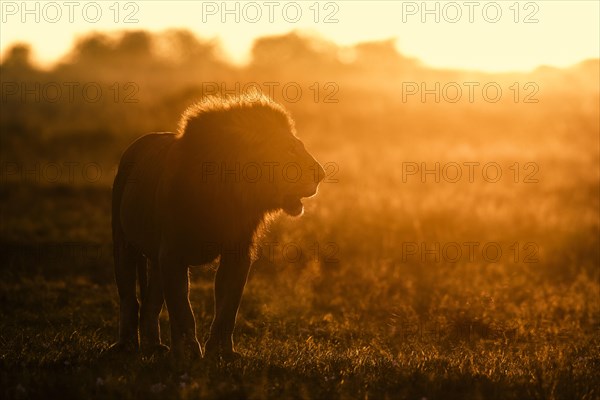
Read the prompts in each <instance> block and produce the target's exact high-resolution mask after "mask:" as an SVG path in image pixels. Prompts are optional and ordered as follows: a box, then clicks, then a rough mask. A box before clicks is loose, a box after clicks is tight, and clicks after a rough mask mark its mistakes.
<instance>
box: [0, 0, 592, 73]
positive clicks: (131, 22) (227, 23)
mask: <svg viewBox="0 0 600 400" xmlns="http://www.w3.org/2000/svg"><path fill="white" fill-rule="evenodd" d="M272 3H273V4H275V5H274V6H268V4H267V3H264V4H263V3H261V2H233V3H229V4H228V5H227V6H226V7H229V8H222V6H221V3H219V2H198V3H193V2H170V3H168V5H167V3H163V2H161V1H156V2H126V3H120V4H119V9H116V8H115V7H114V4H113V3H95V2H86V3H81V4H80V3H77V4H78V5H77V6H73V8H70V7H68V6H65V5H64V4H62V3H55V2H50V3H40V2H36V3H31V5H28V6H26V8H23V7H22V5H21V3H18V2H6V1H5V2H3V3H2V6H1V8H0V12H1V18H2V28H1V32H0V33H1V35H0V37H1V38H2V39H1V42H0V52H1V54H2V58H4V57H5V55H6V50H7V49H9V48H10V47H12V46H13V45H14V44H15V43H28V44H29V45H30V46H31V47H32V49H33V57H34V61H35V62H36V63H37V64H38V65H40V66H42V67H48V66H50V65H52V64H54V63H56V62H57V61H59V60H60V59H61V58H62V57H64V56H65V55H66V54H67V52H68V51H69V50H70V49H71V48H72V47H73V45H74V43H75V40H76V39H77V38H79V37H81V36H85V35H86V34H89V33H91V32H94V31H99V32H110V33H114V32H118V31H123V30H126V31H131V30H145V31H149V32H152V33H160V32H164V31H166V30H169V29H174V28H177V29H187V30H190V31H191V32H193V33H194V34H195V35H196V36H197V37H199V38H201V39H203V40H210V41H217V42H218V43H219V44H220V48H221V51H222V53H223V55H224V56H225V57H226V59H227V60H228V61H230V62H232V63H233V64H237V65H244V64H245V63H247V62H248V60H249V57H250V50H251V48H252V45H253V43H254V41H255V40H257V39H258V38H261V37H265V36H273V35H281V34H285V33H289V32H290V31H301V32H308V33H310V34H312V35H316V36H318V37H320V38H322V39H324V40H326V41H330V42H332V43H335V44H336V45H337V46H340V47H345V46H354V45H356V44H358V43H362V42H371V41H381V40H387V39H395V41H396V42H395V43H396V50H397V51H398V52H400V53H401V54H403V55H405V56H407V57H411V58H417V59H418V60H420V61H421V62H422V63H423V65H425V66H428V67H431V68H437V69H461V70H468V71H482V72H526V71H531V70H533V69H535V68H537V67H539V66H551V67H559V68H564V67H569V66H572V65H575V64H577V63H579V62H581V61H584V60H587V59H591V58H598V57H600V54H599V48H600V41H599V39H598V38H599V37H600V31H599V27H598V22H597V16H598V14H599V12H600V8H599V4H598V2H590V1H578V2H573V1H572V2H564V1H553V2H521V3H518V5H519V6H518V7H515V4H517V3H512V2H470V3H469V2H451V1H436V2H430V3H428V4H427V6H425V7H422V6H421V2H406V1H403V2H370V3H365V2H361V1H357V2H321V3H318V4H319V7H318V8H316V7H315V6H314V4H313V3H303V2H272ZM49 4H56V6H49ZM94 4H98V5H97V6H94ZM315 4H316V3H315ZM469 4H471V5H469ZM27 7H29V8H27ZM165 7H168V9H170V10H171V11H178V12H165ZM171 8H172V9H171ZM83 10H86V11H85V12H84V11H83ZM283 10H285V12H284V11H283ZM484 10H485V11H484ZM296 16H297V18H296ZM115 21H116V22H115ZM473 32H476V34H475V35H474V34H473Z"/></svg>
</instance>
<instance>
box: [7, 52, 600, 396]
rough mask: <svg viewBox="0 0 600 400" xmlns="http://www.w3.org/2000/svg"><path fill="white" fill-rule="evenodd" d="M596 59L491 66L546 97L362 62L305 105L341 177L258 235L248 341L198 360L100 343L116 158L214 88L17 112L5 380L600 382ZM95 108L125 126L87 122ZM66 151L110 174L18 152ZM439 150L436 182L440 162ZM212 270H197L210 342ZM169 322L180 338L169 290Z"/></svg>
mask: <svg viewBox="0 0 600 400" xmlns="http://www.w3.org/2000/svg"><path fill="white" fill-rule="evenodd" d="M597 65H598V63H597V62H596V63H595V64H594V63H591V64H589V65H587V67H585V68H584V67H579V68H575V69H571V70H566V71H564V72H556V71H555V72H552V73H550V72H548V71H541V72H539V74H538V75H531V76H521V77H516V78H515V77H512V76H510V77H490V76H488V77H481V76H477V77H475V78H472V79H479V80H481V81H485V80H491V79H496V80H497V81H498V82H501V83H502V85H503V86H504V87H508V86H509V83H510V81H511V79H519V81H520V82H527V81H531V80H534V81H536V82H538V83H539V84H540V87H541V88H542V89H543V90H541V91H540V94H539V100H540V101H539V103H537V104H523V103H515V102H512V101H503V102H500V103H494V104H492V103H482V102H475V103H474V104H470V103H467V102H461V103H458V104H451V103H448V102H441V103H440V104H438V103H435V102H419V101H413V102H408V103H405V102H402V100H401V99H402V96H401V94H400V87H401V86H400V83H399V82H388V81H386V83H385V85H384V86H377V85H376V84H377V82H375V81H374V80H373V81H369V82H367V83H368V84H367V83H364V82H362V81H356V82H355V81H353V80H352V79H351V77H352V76H354V75H351V74H350V72H348V74H350V75H348V76H340V77H339V79H340V81H339V87H340V92H339V94H338V97H339V102H338V103H333V104H315V103H311V102H306V101H303V102H299V103H294V104H286V105H287V106H288V107H289V108H290V110H291V111H292V113H293V115H294V116H295V117H296V120H297V127H298V132H299V135H300V137H301V138H302V139H303V140H304V141H305V143H306V144H307V147H308V148H309V150H311V151H312V152H313V154H314V155H315V156H316V158H317V159H318V160H319V161H321V162H322V163H323V164H325V165H328V166H329V167H328V168H327V171H328V173H329V175H328V178H327V179H326V181H325V182H324V183H323V184H322V186H321V188H320V193H319V195H318V196H317V197H316V198H314V199H311V200H308V201H307V202H306V212H305V215H304V216H303V217H302V218H299V219H292V218H289V217H281V218H279V219H277V220H276V221H275V222H274V223H273V224H272V225H271V227H270V229H269V231H268V232H267V233H266V235H265V237H263V238H262V240H261V249H262V251H261V257H260V258H259V260H258V261H257V263H256V264H255V266H254V268H253V270H252V272H251V276H250V279H249V282H248V285H247V288H246V291H245V293H244V299H243V301H242V306H241V310H240V314H239V316H238V324H237V327H236V333H235V339H236V348H237V350H238V351H239V352H240V353H241V354H242V356H243V358H242V359H241V360H237V361H235V362H231V363H223V362H221V363H211V362H208V361H205V360H203V361H201V362H198V363H197V364H196V365H194V366H192V367H191V368H186V369H179V368H176V367H174V366H172V365H171V363H170V362H169V360H168V359H166V358H151V359H147V358H138V357H131V358H127V357H124V358H109V357H107V356H104V355H103V350H105V349H107V348H108V346H109V345H110V344H111V343H112V342H113V341H114V340H115V339H116V335H117V329H118V327H117V310H118V298H117V293H116V287H115V285H114V282H113V275H112V274H113V273H112V268H113V267H112V254H111V251H112V249H111V238H110V178H111V173H114V165H115V162H116V160H117V158H118V155H119V154H120V152H121V151H122V150H123V148H124V146H125V144H126V143H127V142H128V141H130V140H131V138H133V137H135V136H136V135H139V134H142V133H144V132H145V131H147V130H168V129H174V121H176V119H175V118H176V115H177V114H178V113H179V112H180V111H181V109H180V106H181V105H184V104H186V102H188V100H189V98H191V97H194V95H196V94H197V92H196V91H194V90H192V89H191V90H192V91H191V93H186V94H182V93H183V92H181V93H179V94H178V95H177V96H175V95H172V96H174V97H168V96H167V95H165V96H164V97H163V98H162V100H161V101H163V100H164V99H166V100H164V104H165V107H167V108H168V110H169V112H168V115H163V114H160V113H157V112H155V110H156V107H157V106H156V104H158V103H155V102H153V101H151V100H149V99H147V98H141V100H142V101H141V102H140V104H138V105H132V106H131V107H132V108H123V109H121V108H119V107H120V106H119V107H116V106H115V109H112V108H98V109H94V108H90V107H92V106H91V105H82V106H81V107H82V109H81V110H80V114H77V115H78V116H77V117H73V118H81V121H79V120H77V121H76V122H74V123H76V124H79V126H80V127H81V133H80V134H75V133H73V132H71V131H67V132H66V133H65V132H64V131H63V130H61V129H63V128H64V126H63V125H62V124H65V122H63V120H62V119H60V118H58V119H56V120H52V119H51V118H48V121H54V122H52V124H56V125H51V123H50V122H49V124H50V125H48V126H47V129H46V130H43V129H34V128H31V126H34V125H35V123H36V121H37V120H36V118H37V119H40V120H43V118H42V116H43V115H44V112H48V110H46V109H45V108H44V109H42V108H43V107H42V106H44V105H40V104H34V105H28V107H30V109H31V110H34V109H35V110H34V111H35V113H33V114H32V115H35V118H34V117H31V118H26V119H24V120H23V121H25V122H23V123H22V124H21V125H19V124H17V123H15V122H14V120H10V118H13V117H14V118H17V117H15V116H16V115H19V114H6V113H4V114H3V117H2V118H3V119H2V124H3V125H2V129H3V137H2V139H3V143H4V146H3V147H4V148H3V149H2V157H3V164H2V167H3V168H4V169H3V170H2V176H1V178H2V185H1V187H0V206H1V207H0V211H1V213H0V257H1V258H0V315H1V318H0V397H1V398H6V399H12V398H15V399H20V398H64V399H68V398H125V399H127V398H141V399H149V398H157V399H163V398H190V399H191V398H250V399H261V398H274V399H279V398H323V399H338V398H339V399H351V398H352V399H353V398H364V399H367V398H369V399H373V398H382V399H386V398H388V399H396V398H399V399H483V398H485V399H598V398H600V387H599V386H598V382H600V335H599V333H600V331H599V327H600V325H599V324H600V300H599V299H600V269H599V266H600V261H599V249H600V238H599V231H598V229H599V207H600V194H599V190H598V189H599V182H600V175H599V171H598V165H599V162H600V161H599V154H600V153H599V149H598V133H599V127H598V121H599V115H598V91H597V88H598V82H597V79H598V75H597ZM356 68H357V70H358V71H359V73H361V74H362V72H361V71H362V70H360V68H358V67H356ZM65 70H66V71H67V72H68V71H69V70H68V69H65ZM61 71H62V70H59V71H58V72H56V73H57V74H58V73H65V74H66V73H67V72H65V71H62V72H61ZM259 72H260V71H259ZM425 72H426V71H425ZM81 73H83V72H81ZM244 73H245V74H249V73H250V72H248V71H245V72H244ZM380 73H382V72H377V74H380ZM423 73H424V72H423ZM256 74H258V73H256ZM265 74H266V72H265ZM429 74H433V72H431V71H429ZM548 74H550V75H551V76H550V77H549V78H548V77H547V75H548ZM245 76H247V75H245ZM254 76H260V75H251V77H254ZM377 76H379V75H377ZM423 76H429V75H423ZM442 76H445V75H439V76H437V78H436V79H441V78H440V77H442ZM281 79H284V78H281ZM382 79H383V78H382ZM423 79H425V78H423ZM449 79H450V78H449ZM461 79H463V80H468V78H461ZM352 82H353V83H352ZM506 82H509V83H506ZM565 82H569V84H570V85H571V86H568V87H567V86H565ZM590 82H591V83H590ZM159 83H160V82H159ZM159 83H156V85H158V86H159ZM361 84H364V85H365V86H364V87H363V86H361ZM142 89H144V88H143V87H142ZM140 93H147V91H144V90H141V91H140ZM156 96H157V97H158V95H156ZM3 106H6V107H7V109H10V107H13V110H14V112H15V113H18V112H21V113H22V112H23V111H19V110H21V109H20V108H19V105H18V103H14V104H13V103H10V102H9V103H8V104H3ZM36 107H38V108H36ZM44 107H45V106H44ZM48 107H56V110H58V111H60V112H62V110H66V109H67V108H64V107H62V108H61V106H60V105H48ZM86 107H88V108H86ZM98 107H102V106H98ZM127 107H129V106H127ZM136 107H137V108H136ZM44 110H45V111H44ZM56 110H55V111H56ZM90 110H95V112H97V117H96V119H95V120H92V121H97V122H98V126H100V127H110V129H111V130H110V134H109V135H108V134H107V135H106V136H103V135H101V134H96V133H97V132H96V131H95V129H100V128H96V127H93V126H92V127H91V128H89V129H88V125H90V124H91V123H90V122H89V121H88V122H87V124H88V125H84V122H82V121H84V119H86V118H87V119H90V118H91V117H90V115H92V113H91V111H90ZM119 110H120V111H119ZM149 110H153V111H149ZM58 111H56V112H58ZM32 112H33V111H32ZM53 112H54V111H53ZM119 112H120V113H121V114H119ZM86 113H90V114H89V115H88V114H86ZM60 115H62V116H63V117H65V118H67V117H66V116H67V111H64V114H60ZM115 115H116V116H121V115H126V116H128V118H129V119H130V120H128V119H127V118H123V119H118V118H116V117H115ZM144 115H148V116H149V117H148V118H142V116H144ZM115 120H118V122H114V123H113V124H111V121H115ZM138 122H139V129H140V130H141V131H137V130H135V129H133V128H132V126H134V125H135V124H136V123H138ZM27 124H33V125H31V126H30V125H27ZM92 125H93V124H92ZM90 126H91V125H90ZM121 127H125V128H123V129H124V133H123V136H122V137H121V136H116V133H115V132H118V131H119V129H121ZM65 129H66V128H65ZM107 129H108V128H107ZM57 132H58V133H57ZM60 133H62V134H63V135H62V136H61V135H59V134H60ZM36 134H37V135H39V137H38V136H35V135H36ZM44 135H46V136H44ZM48 135H50V136H48ZM52 135H54V136H52ZM78 135H82V136H85V135H87V136H85V137H86V139H78V138H80V136H78ZM64 161H70V162H73V161H77V162H78V163H79V165H86V163H97V165H99V166H101V169H102V171H103V175H102V176H101V179H97V180H93V182H92V181H90V180H89V179H88V180H87V181H86V180H85V179H81V176H80V175H76V179H75V181H74V182H69V181H67V182H62V181H61V182H55V181H52V182H49V181H50V179H48V176H47V175H46V179H37V178H39V176H40V175H41V176H42V178H43V177H44V173H39V172H35V170H34V172H29V173H25V174H23V173H15V170H14V167H15V166H22V167H23V168H29V169H30V170H31V168H34V167H32V165H35V162H40V163H42V167H41V168H44V165H46V167H47V166H48V164H47V163H48V162H57V163H61V162H64ZM44 163H46V164H44ZM436 163H439V169H440V173H439V179H438V181H436V176H435V174H434V173H425V174H423V172H424V170H425V169H427V170H429V171H432V170H435V168H438V167H436ZM473 163H476V164H473ZM469 165H471V166H472V167H473V168H474V170H473V175H472V179H470V178H469ZM457 166H458V167H460V168H461V172H462V178H461V179H459V180H458V181H457V182H454V180H455V179H454V177H455V170H456V168H457ZM485 166H487V167H486V168H487V169H486V170H485V172H484V167H485ZM414 168H417V169H416V170H415V169H414ZM498 169H499V170H501V172H502V175H501V176H500V177H497V173H496V171H497V170H498ZM46 172H47V173H49V172H48V171H46ZM77 177H78V178H77ZM34 178H35V179H34ZM213 274H214V267H212V266H204V267H195V268H193V269H192V278H193V279H192V282H193V283H192V288H191V301H192V304H193V308H194V311H195V313H196V320H197V326H198V332H199V336H200V341H201V342H203V341H204V340H206V334H207V332H208V327H209V325H210V321H211V318H212V306H213V304H212V277H213ZM161 324H162V336H163V340H164V341H165V342H166V343H167V344H168V342H169V337H168V336H169V335H168V332H169V329H168V315H167V313H166V310H163V314H162V315H161Z"/></svg>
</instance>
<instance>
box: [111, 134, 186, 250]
mask: <svg viewBox="0 0 600 400" xmlns="http://www.w3.org/2000/svg"><path fill="white" fill-rule="evenodd" d="M175 140H176V135H175V134H173V133H150V134H147V135H144V136H142V137H141V138H139V139H138V140H136V141H135V142H134V143H132V144H131V145H130V146H129V147H128V148H127V150H126V151H125V153H124V154H123V156H122V157H121V161H120V163H119V169H118V172H117V175H116V177H115V181H114V185H113V231H114V230H115V229H121V230H122V232H123V233H124V234H125V238H126V240H127V241H128V242H131V243H134V244H136V245H138V246H140V247H141V249H142V250H144V247H147V245H148V243H147V242H148V241H151V239H152V237H153V236H155V233H156V231H157V227H156V221H155V217H154V210H155V201H156V191H157V188H158V184H159V181H160V178H161V175H162V173H163V171H164V170H165V166H166V160H167V155H168V151H169V149H170V148H171V145H172V144H173V143H174V141H175Z"/></svg>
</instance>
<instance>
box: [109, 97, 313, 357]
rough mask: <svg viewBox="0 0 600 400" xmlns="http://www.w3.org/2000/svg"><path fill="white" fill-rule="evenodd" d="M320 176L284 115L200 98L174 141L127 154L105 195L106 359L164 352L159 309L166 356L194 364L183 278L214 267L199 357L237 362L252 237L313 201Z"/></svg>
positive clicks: (196, 350)
mask: <svg viewBox="0 0 600 400" xmlns="http://www.w3.org/2000/svg"><path fill="white" fill-rule="evenodd" d="M324 176H325V172H324V170H323V168H322V167H321V165H320V164H319V163H318V162H317V161H316V160H315V158H314V157H313V156H311V154H309V153H308V151H307V150H306V149H305V147H304V144H303V142H302V141H300V139H298V138H297V137H296V131H295V127H294V121H293V120H292V118H291V116H290V114H289V113H288V111H287V110H285V109H284V107H283V106H281V105H280V104H278V103H276V102H274V101H273V100H272V99H270V98H268V97H266V96H264V95H262V94H258V95H257V94H253V95H249V94H245V95H241V96H237V97H208V98H205V99H204V100H201V101H200V102H198V103H196V104H193V105H191V106H190V107H189V108H188V109H187V110H186V111H185V112H184V113H183V115H182V117H181V119H180V122H179V128H178V131H177V133H150V134H147V135H145V136H142V137H141V138H139V139H138V140H136V141H135V142H134V143H133V144H131V145H130V146H129V148H127V149H126V151H125V152H124V154H123V156H122V158H121V161H120V163H119V167H118V171H117V174H116V176H115V180H114V185H113V197H112V233H113V242H114V264H115V278H116V283H117V289H118V294H119V300H120V305H119V339H118V341H117V342H116V343H115V344H114V345H112V346H111V350H116V351H126V352H137V351H140V350H141V351H142V352H145V353H154V352H157V351H169V348H168V347H167V346H165V345H163V344H162V343H161V338H160V328H159V319H158V318H159V314H160V312H161V310H162V307H163V303H164V302H165V300H166V305H167V311H168V314H169V323H170V330H171V332H170V334H171V348H170V352H171V354H173V355H174V357H175V358H177V359H182V358H183V359H190V358H192V359H193V358H200V357H202V356H203V354H202V349H201V347H200V344H199V342H198V340H197V336H196V323H195V319H194V314H193V311H192V308H191V305H190V302H189V278H188V268H189V266H193V265H203V264H208V263H211V262H216V261H218V263H219V266H218V268H217V272H216V275H215V279H214V318H213V321H212V324H211V327H210V333H209V337H208V340H207V341H206V343H205V350H204V353H205V355H206V356H220V357H236V356H239V355H237V353H236V352H235V350H234V345H233V331H234V326H235V320H236V317H237V313H238V308H239V305H240V301H241V298H242V292H243V290H244V286H245V284H246V280H247V277H248V272H249V270H250V266H251V265H252V263H253V261H254V260H255V258H256V257H255V253H256V251H255V250H256V248H255V247H256V243H257V238H258V235H259V233H260V231H261V228H262V227H263V226H264V225H265V223H266V222H267V220H269V219H270V218H269V217H270V216H272V215H274V214H276V213H277V212H278V211H281V210H283V212H285V213H286V214H288V215H290V216H299V215H301V214H302V213H303V211H304V206H303V204H302V199H303V198H309V197H312V196H314V195H315V194H316V193H317V190H318V186H319V183H320V182H321V181H322V180H323V178H324ZM136 275H137V278H138V279H136ZM136 281H139V287H140V300H141V305H140V304H139V303H138V298H137V295H136Z"/></svg>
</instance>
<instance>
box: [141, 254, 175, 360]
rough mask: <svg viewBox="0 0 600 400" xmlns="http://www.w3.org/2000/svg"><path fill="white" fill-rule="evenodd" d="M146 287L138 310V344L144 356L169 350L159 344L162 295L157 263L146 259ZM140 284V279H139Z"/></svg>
mask: <svg viewBox="0 0 600 400" xmlns="http://www.w3.org/2000/svg"><path fill="white" fill-rule="evenodd" d="M147 272H148V275H149V277H148V286H147V287H146V290H145V291H141V292H143V293H144V295H143V297H142V307H141V309H140V339H141V340H140V342H141V343H140V344H141V349H142V352H143V353H145V354H156V353H164V352H167V351H168V350H169V348H168V347H167V346H165V345H163V344H162V343H161V340H160V324H159V319H158V317H159V315H160V312H161V310H162V308H163V304H164V294H163V287H162V281H161V278H160V270H159V268H158V262H156V261H152V260H151V259H148V268H147ZM140 282H141V279H140Z"/></svg>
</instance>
